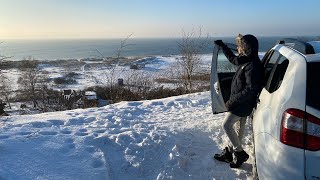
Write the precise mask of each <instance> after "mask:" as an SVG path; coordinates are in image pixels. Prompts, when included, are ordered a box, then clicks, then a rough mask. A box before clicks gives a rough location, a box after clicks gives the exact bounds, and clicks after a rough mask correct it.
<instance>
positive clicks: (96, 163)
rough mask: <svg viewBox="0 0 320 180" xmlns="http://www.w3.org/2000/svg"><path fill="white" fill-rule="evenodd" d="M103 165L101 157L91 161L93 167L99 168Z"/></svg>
mask: <svg viewBox="0 0 320 180" xmlns="http://www.w3.org/2000/svg"><path fill="white" fill-rule="evenodd" d="M103 166H104V162H103V161H102V160H101V159H94V160H93V162H92V167H93V168H101V167H103Z"/></svg>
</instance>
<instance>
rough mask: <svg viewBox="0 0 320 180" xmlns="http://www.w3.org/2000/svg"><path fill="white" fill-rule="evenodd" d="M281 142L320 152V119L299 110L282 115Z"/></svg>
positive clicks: (289, 110)
mask: <svg viewBox="0 0 320 180" xmlns="http://www.w3.org/2000/svg"><path fill="white" fill-rule="evenodd" d="M280 141H281V142H282V143H284V144H287V145H289V146H294V147H297V148H301V149H306V150H310V151H317V150H320V119H319V118H317V117H315V116H312V115H310V114H308V113H306V112H304V111H301V110H298V109H288V110H286V111H285V112H284V113H283V115H282V122H281V130H280Z"/></svg>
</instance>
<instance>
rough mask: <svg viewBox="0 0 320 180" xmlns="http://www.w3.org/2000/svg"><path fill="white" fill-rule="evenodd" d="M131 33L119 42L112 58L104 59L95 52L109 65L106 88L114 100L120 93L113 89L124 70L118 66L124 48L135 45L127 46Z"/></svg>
mask: <svg viewBox="0 0 320 180" xmlns="http://www.w3.org/2000/svg"><path fill="white" fill-rule="evenodd" d="M132 35H133V34H132V33H131V34H129V35H128V36H127V37H126V38H124V39H123V40H121V41H120V46H119V47H118V49H117V50H116V51H115V56H114V57H113V58H111V59H110V58H107V57H105V56H104V55H103V54H102V53H101V52H100V51H99V50H96V51H97V52H98V54H99V55H100V56H101V57H102V58H103V59H104V60H105V61H106V62H107V64H109V65H110V69H109V71H108V72H107V73H105V74H104V75H105V78H104V79H106V81H107V86H109V87H110V88H109V92H107V93H109V94H110V96H111V98H112V99H116V98H117V96H118V94H119V93H120V92H119V91H118V90H117V89H118V87H115V85H116V84H117V78H119V76H121V74H122V73H123V72H124V68H122V69H119V65H120V64H121V63H122V60H124V59H125V58H124V57H122V56H123V52H124V51H125V48H127V47H128V46H133V45H135V44H129V43H128V40H129V39H130V38H131V37H132Z"/></svg>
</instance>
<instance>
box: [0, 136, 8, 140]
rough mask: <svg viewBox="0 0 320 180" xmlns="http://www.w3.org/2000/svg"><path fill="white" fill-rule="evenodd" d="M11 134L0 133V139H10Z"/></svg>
mask: <svg viewBox="0 0 320 180" xmlns="http://www.w3.org/2000/svg"><path fill="white" fill-rule="evenodd" d="M9 137H10V136H8V135H0V139H8V138H9Z"/></svg>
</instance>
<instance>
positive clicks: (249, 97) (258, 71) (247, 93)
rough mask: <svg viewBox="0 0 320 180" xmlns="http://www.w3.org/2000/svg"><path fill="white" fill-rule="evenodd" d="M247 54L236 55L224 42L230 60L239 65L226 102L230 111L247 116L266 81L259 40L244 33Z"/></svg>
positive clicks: (224, 50)
mask: <svg viewBox="0 0 320 180" xmlns="http://www.w3.org/2000/svg"><path fill="white" fill-rule="evenodd" d="M242 38H243V40H244V42H245V43H246V48H249V49H246V52H247V53H248V54H247V55H239V56H236V55H234V53H233V52H232V51H231V50H230V49H229V48H228V47H227V46H226V45H224V44H222V45H221V47H222V49H223V53H224V54H225V56H226V57H227V58H228V60H229V61H230V62H231V63H233V64H235V65H237V66H238V69H237V71H236V73H235V75H234V77H233V80H232V83H231V94H230V99H229V100H228V101H227V103H226V107H227V109H228V111H230V112H231V113H233V114H235V115H237V116H240V117H245V116H248V115H250V113H251V112H252V110H253V108H254V107H255V105H256V101H257V96H258V94H259V93H260V91H261V90H262V87H263V82H264V73H263V66H262V63H261V61H260V59H259V56H258V49H259V45H258V40H257V38H256V37H254V36H253V35H250V34H248V35H244V36H243V37H242Z"/></svg>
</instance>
